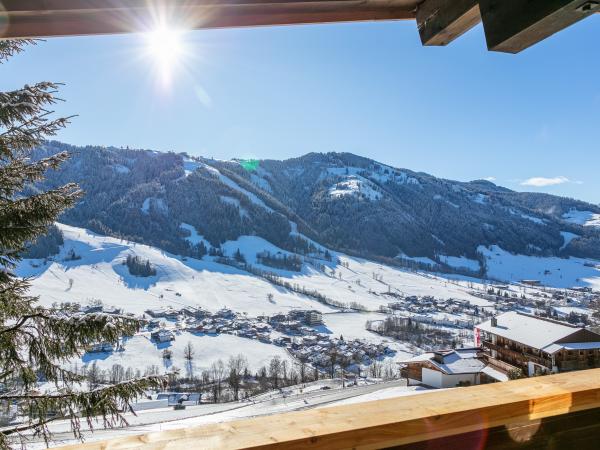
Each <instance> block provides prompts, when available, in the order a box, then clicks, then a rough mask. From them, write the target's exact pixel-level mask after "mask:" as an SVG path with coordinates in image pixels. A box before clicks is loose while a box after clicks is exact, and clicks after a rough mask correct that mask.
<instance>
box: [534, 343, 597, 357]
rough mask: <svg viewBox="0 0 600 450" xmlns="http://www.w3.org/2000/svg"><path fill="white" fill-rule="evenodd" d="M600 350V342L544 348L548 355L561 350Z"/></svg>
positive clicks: (562, 344) (555, 345)
mask: <svg viewBox="0 0 600 450" xmlns="http://www.w3.org/2000/svg"><path fill="white" fill-rule="evenodd" d="M596 348H600V342H597V341H596V342H566V343H561V344H551V345H548V346H547V347H544V349H543V350H544V351H545V352H546V353H550V354H552V353H556V352H558V351H560V350H563V349H564V350H594V349H596Z"/></svg>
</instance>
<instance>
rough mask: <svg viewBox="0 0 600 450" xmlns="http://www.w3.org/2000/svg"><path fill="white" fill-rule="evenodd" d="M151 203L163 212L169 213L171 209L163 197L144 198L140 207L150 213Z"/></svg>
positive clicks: (145, 212) (144, 211)
mask: <svg viewBox="0 0 600 450" xmlns="http://www.w3.org/2000/svg"><path fill="white" fill-rule="evenodd" d="M150 205H152V207H154V209H156V210H157V211H159V212H162V213H167V212H168V211H169V207H168V206H167V204H166V203H165V201H164V200H163V199H162V198H156V197H148V198H146V199H144V202H143V203H142V207H141V208H140V209H141V210H142V212H143V213H144V214H148V213H149V212H150Z"/></svg>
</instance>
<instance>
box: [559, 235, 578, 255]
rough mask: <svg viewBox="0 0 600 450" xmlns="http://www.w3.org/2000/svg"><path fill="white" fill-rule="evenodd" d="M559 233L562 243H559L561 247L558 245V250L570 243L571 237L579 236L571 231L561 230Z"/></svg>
mask: <svg viewBox="0 0 600 450" xmlns="http://www.w3.org/2000/svg"><path fill="white" fill-rule="evenodd" d="M560 235H561V236H562V238H563V245H561V247H560V249H559V250H562V249H564V248H566V247H567V246H568V245H569V244H570V243H571V241H572V240H573V239H577V238H578V237H581V236H579V235H578V234H575V233H571V232H569V231H561V232H560Z"/></svg>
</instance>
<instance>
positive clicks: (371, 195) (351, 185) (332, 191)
mask: <svg viewBox="0 0 600 450" xmlns="http://www.w3.org/2000/svg"><path fill="white" fill-rule="evenodd" d="M329 195H330V196H331V197H334V198H340V197H346V196H354V197H359V198H360V197H365V198H367V199H369V200H379V199H380V198H381V197H382V195H381V193H380V192H378V191H377V190H376V189H375V186H374V185H373V184H372V183H371V182H370V181H368V180H366V179H365V178H363V177H361V176H358V175H349V176H347V177H346V179H345V180H343V181H340V182H338V183H336V184H334V185H333V186H332V187H331V188H329Z"/></svg>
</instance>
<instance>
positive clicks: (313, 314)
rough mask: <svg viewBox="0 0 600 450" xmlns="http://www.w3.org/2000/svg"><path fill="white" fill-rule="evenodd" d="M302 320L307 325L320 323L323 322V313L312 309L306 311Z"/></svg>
mask: <svg viewBox="0 0 600 450" xmlns="http://www.w3.org/2000/svg"><path fill="white" fill-rule="evenodd" d="M304 321H305V323H306V324H307V325H321V324H322V323H323V315H322V314H321V313H320V312H319V311H316V310H314V309H313V310H310V311H306V313H305V315H304Z"/></svg>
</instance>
